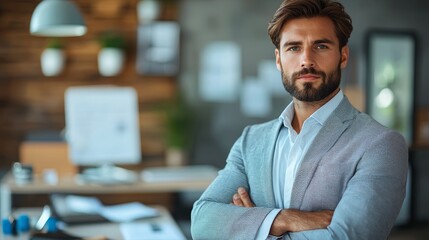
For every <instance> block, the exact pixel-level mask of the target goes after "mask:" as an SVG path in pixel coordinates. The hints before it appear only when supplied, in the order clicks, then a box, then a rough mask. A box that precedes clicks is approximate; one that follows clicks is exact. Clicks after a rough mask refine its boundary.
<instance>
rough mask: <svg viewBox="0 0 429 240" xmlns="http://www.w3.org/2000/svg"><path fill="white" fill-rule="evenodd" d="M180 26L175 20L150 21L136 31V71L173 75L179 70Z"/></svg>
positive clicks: (141, 73) (144, 73) (146, 73)
mask: <svg viewBox="0 0 429 240" xmlns="http://www.w3.org/2000/svg"><path fill="white" fill-rule="evenodd" d="M179 45H180V28H179V24H178V23H176V22H169V21H163V22H161V21H160V22H152V23H149V24H146V25H140V26H139V27H138V31H137V66H136V68H137V73H138V74H140V75H160V76H174V75H176V74H177V73H178V71H179Z"/></svg>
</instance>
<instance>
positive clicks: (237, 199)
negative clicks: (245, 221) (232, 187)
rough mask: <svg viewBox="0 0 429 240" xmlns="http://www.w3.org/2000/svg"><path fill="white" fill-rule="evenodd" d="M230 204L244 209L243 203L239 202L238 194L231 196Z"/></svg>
mask: <svg viewBox="0 0 429 240" xmlns="http://www.w3.org/2000/svg"><path fill="white" fill-rule="evenodd" d="M232 203H233V204H234V205H235V206H238V207H244V203H243V201H241V198H240V195H238V193H236V194H234V196H232Z"/></svg>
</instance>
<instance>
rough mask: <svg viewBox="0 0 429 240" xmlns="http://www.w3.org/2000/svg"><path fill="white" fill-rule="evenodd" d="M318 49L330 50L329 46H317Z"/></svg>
mask: <svg viewBox="0 0 429 240" xmlns="http://www.w3.org/2000/svg"><path fill="white" fill-rule="evenodd" d="M317 49H328V46H326V45H323V44H320V45H317Z"/></svg>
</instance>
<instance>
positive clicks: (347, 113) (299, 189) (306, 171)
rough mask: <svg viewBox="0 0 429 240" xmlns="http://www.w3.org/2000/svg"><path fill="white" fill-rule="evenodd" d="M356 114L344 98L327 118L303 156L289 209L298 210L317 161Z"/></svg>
mask: <svg viewBox="0 0 429 240" xmlns="http://www.w3.org/2000/svg"><path fill="white" fill-rule="evenodd" d="M356 113H357V110H356V109H354V108H353V106H352V105H351V104H350V102H349V101H348V99H347V98H346V97H345V96H344V99H343V100H342V102H341V103H340V105H339V106H338V108H337V109H336V110H335V111H334V112H333V113H332V115H331V116H330V117H329V118H328V120H327V121H326V123H325V125H324V126H323V127H322V129H321V130H320V132H319V133H318V134H317V136H316V137H315V138H314V140H313V143H312V145H311V146H310V148H309V149H308V151H307V153H306V154H305V155H304V158H303V160H302V162H301V165H300V167H299V170H298V172H297V175H296V178H295V182H294V185H293V188H292V196H291V205H290V207H291V208H295V209H299V208H300V206H301V203H302V200H303V198H304V193H305V191H306V189H307V187H308V185H309V184H310V181H311V179H312V177H313V175H314V172H315V171H316V168H317V166H318V163H319V161H320V160H321V159H322V157H323V156H324V155H325V154H326V152H327V151H328V150H329V149H330V148H331V147H332V146H333V145H334V144H335V142H336V141H337V139H338V138H339V137H340V136H341V134H342V133H343V132H344V131H345V130H346V129H347V128H348V126H349V125H350V123H351V121H348V120H351V119H353V118H354V116H355V115H356Z"/></svg>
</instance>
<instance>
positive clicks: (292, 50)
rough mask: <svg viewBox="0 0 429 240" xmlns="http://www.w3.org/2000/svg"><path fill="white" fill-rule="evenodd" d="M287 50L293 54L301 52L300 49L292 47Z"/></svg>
mask: <svg viewBox="0 0 429 240" xmlns="http://www.w3.org/2000/svg"><path fill="white" fill-rule="evenodd" d="M287 50H288V51H291V52H296V51H298V50H299V47H290V48H288V49H287Z"/></svg>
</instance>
